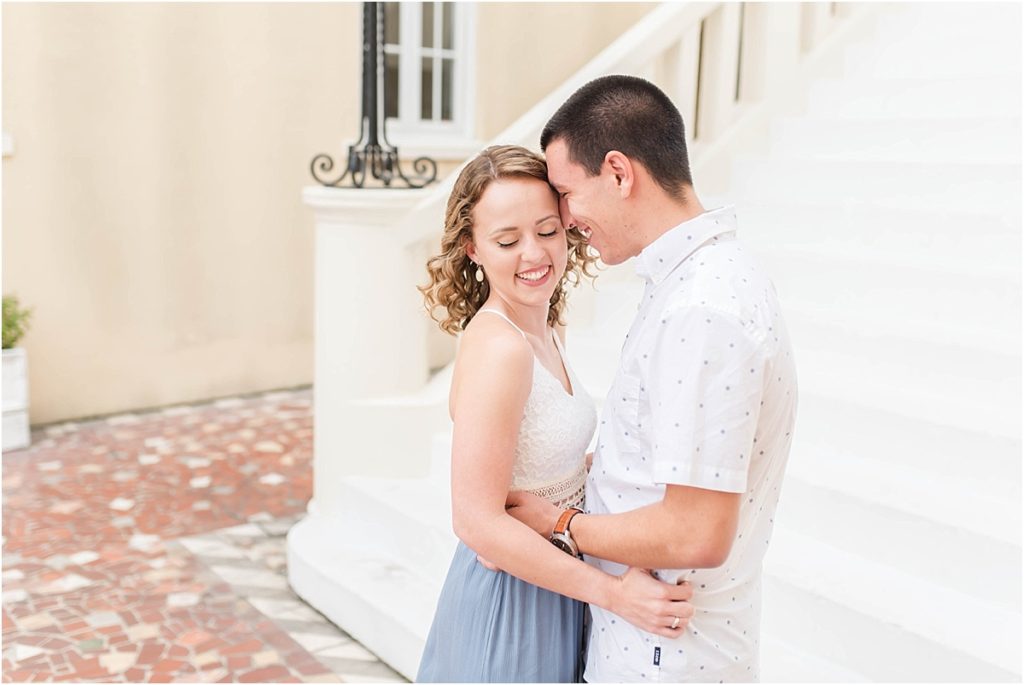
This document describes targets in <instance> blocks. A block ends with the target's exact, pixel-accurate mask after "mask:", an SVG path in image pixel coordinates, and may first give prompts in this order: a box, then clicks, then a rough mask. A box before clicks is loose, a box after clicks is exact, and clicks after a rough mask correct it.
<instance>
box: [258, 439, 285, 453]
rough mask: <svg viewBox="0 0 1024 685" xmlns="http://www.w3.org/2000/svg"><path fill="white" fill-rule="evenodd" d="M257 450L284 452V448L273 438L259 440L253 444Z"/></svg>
mask: <svg viewBox="0 0 1024 685" xmlns="http://www.w3.org/2000/svg"><path fill="white" fill-rule="evenodd" d="M253 449H254V450H256V451H257V452H278V453H280V452H284V448H283V447H281V445H279V444H278V443H276V442H274V441H273V440H261V441H260V442H257V443H256V444H255V445H253Z"/></svg>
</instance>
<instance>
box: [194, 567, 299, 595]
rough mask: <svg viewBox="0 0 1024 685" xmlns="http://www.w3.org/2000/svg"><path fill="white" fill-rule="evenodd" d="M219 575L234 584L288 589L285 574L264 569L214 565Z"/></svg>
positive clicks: (213, 568)
mask: <svg viewBox="0 0 1024 685" xmlns="http://www.w3.org/2000/svg"><path fill="white" fill-rule="evenodd" d="M211 569H212V570H213V572H214V573H216V574H217V575H218V576H220V577H221V578H223V579H224V580H226V581H227V582H229V583H231V584H232V585H251V586H253V587H262V588H270V589H274V590H287V589H288V580H287V579H285V578H284V577H283V576H280V575H278V574H276V573H271V572H270V571H265V570H262V569H250V568H238V567H237V566H212V567H211Z"/></svg>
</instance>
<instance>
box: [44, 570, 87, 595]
mask: <svg viewBox="0 0 1024 685" xmlns="http://www.w3.org/2000/svg"><path fill="white" fill-rule="evenodd" d="M95 582H96V581H94V580H89V579H88V578H84V577H82V576H80V575H78V574H77V573H69V574H68V575H66V576H64V577H63V578H61V579H60V580H58V581H56V582H55V583H54V586H56V587H58V588H60V590H61V591H63V592H73V591H75V590H81V589H82V588H84V587H89V586H90V585H92V584H94V583H95Z"/></svg>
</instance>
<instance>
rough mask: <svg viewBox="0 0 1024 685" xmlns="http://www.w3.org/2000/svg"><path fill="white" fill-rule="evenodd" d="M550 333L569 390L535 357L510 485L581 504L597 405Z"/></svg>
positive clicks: (561, 501)
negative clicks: (570, 391)
mask: <svg viewBox="0 0 1024 685" xmlns="http://www.w3.org/2000/svg"><path fill="white" fill-rule="evenodd" d="M480 312H491V313H492V314H497V315H498V316H500V317H501V318H503V319H505V320H506V321H508V322H509V323H510V324H511V325H512V327H513V328H515V329H516V330H517V331H519V333H520V334H521V335H522V336H523V338H524V339H525V338H526V334H525V333H523V331H522V330H521V329H520V328H519V327H518V326H516V325H515V324H514V323H512V321H511V320H509V318H508V317H507V316H505V315H504V314H502V313H501V312H499V311H497V310H496V309H481V310H480ZM480 312H478V313H480ZM551 336H552V338H554V341H555V347H556V348H557V349H558V355H559V357H560V358H561V360H562V364H563V366H564V367H565V371H566V374H567V375H568V376H569V384H570V385H571V386H572V391H573V394H572V395H570V394H569V393H567V392H566V391H565V388H564V387H563V386H562V383H561V381H560V380H558V379H557V378H555V376H554V375H552V373H551V372H550V371H548V370H547V368H546V367H545V366H544V365H543V364H541V363H540V360H538V359H536V357H535V358H534V361H533V387H532V388H531V389H530V396H529V397H528V398H527V399H526V409H525V411H524V413H523V422H522V424H520V426H519V440H518V442H517V444H516V458H515V462H514V464H513V466H512V489H513V490H526V491H529V492H532V493H533V494H535V495H537V496H538V497H543V498H544V499H546V500H548V501H549V502H551V503H552V504H554V505H555V506H558V507H573V506H574V507H581V506H582V503H583V490H584V484H585V483H586V479H587V469H586V451H587V445H589V444H590V438H591V437H592V436H593V435H594V429H595V428H596V427H597V409H596V408H595V406H594V401H593V400H592V399H591V397H590V395H588V394H587V391H586V390H584V389H583V387H582V384H581V383H580V382H579V381H578V380H577V379H576V375H575V374H574V373H573V372H572V369H571V368H570V367H569V363H568V362H567V361H566V359H565V352H564V351H563V350H562V345H561V343H560V342H559V340H558V336H557V335H555V332H554V330H552V331H551Z"/></svg>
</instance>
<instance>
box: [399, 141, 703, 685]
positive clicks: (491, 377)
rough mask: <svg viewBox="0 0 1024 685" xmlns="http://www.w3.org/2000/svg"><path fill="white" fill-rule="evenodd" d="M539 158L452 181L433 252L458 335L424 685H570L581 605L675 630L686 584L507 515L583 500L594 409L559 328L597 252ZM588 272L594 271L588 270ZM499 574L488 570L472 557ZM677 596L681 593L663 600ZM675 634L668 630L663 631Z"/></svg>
mask: <svg viewBox="0 0 1024 685" xmlns="http://www.w3.org/2000/svg"><path fill="white" fill-rule="evenodd" d="M546 174H547V169H546V166H545V164H544V161H543V159H542V158H541V157H539V156H538V155H536V154H534V153H532V152H530V151H529V150H526V149H525V148H521V147H517V146H495V147H491V148H488V149H486V150H484V151H483V152H482V153H481V154H480V155H479V156H478V157H477V158H475V159H474V160H473V161H471V162H470V163H469V164H468V165H467V166H466V167H465V168H464V169H463V171H462V172H461V174H460V175H459V177H458V180H457V181H456V183H455V187H454V189H453V190H452V194H451V197H449V199H448V206H447V210H446V213H445V230H444V235H443V236H442V240H441V254H439V255H438V256H436V257H434V258H432V259H431V260H430V261H429V263H428V265H427V268H428V271H429V273H430V279H431V282H430V283H429V284H428V285H427V286H425V287H424V288H422V289H421V290H422V291H423V293H424V295H425V299H426V302H427V307H428V309H430V310H431V312H432V313H433V310H434V309H435V308H436V307H441V308H443V309H444V311H445V314H444V315H443V316H442V317H441V318H440V319H439V322H440V325H441V327H442V328H443V329H444V330H445V331H447V332H449V333H452V334H455V333H457V332H459V331H460V330H461V331H463V335H462V339H461V342H460V346H459V352H458V355H457V357H456V361H455V370H454V374H453V377H452V385H451V394H450V398H449V411H450V413H451V416H452V419H453V421H454V433H453V444H452V522H453V526H454V529H455V533H456V535H457V536H458V537H459V538H460V540H461V542H460V543H459V545H458V547H457V549H456V552H455V556H454V558H453V560H452V564H451V567H450V569H449V572H448V577H447V579H446V581H445V585H444V588H443V590H442V592H441V596H440V599H439V600H438V607H437V613H436V615H435V617H434V624H433V626H432V628H431V631H430V635H429V637H428V639H427V644H426V648H425V650H424V654H423V659H422V661H421V665H420V671H419V675H418V677H417V680H419V681H422V682H437V681H442V682H495V681H498V682H577V681H578V680H579V677H580V675H581V674H582V669H580V668H579V666H580V660H581V649H582V632H583V616H584V610H585V605H584V602H589V603H593V604H597V605H600V606H602V607H606V608H608V609H609V610H611V611H613V612H615V613H616V614H618V615H619V616H622V617H623V618H624V619H625V620H628V621H629V622H631V623H633V624H635V625H637V626H638V627H640V628H642V629H644V630H648V631H650V632H652V633H657V634H660V635H664V636H667V637H678V636H679V635H680V634H681V633H682V631H683V629H684V628H685V625H686V621H685V620H684V621H682V622H680V621H679V620H677V619H675V617H677V616H682V617H684V618H686V617H688V616H690V614H691V613H692V609H690V608H689V606H688V605H687V604H686V603H685V602H681V601H678V600H680V599H684V598H687V597H688V596H689V592H690V590H689V588H687V587H683V588H676V587H671V586H668V585H664V584H662V583H660V582H658V581H656V580H654V579H653V578H651V577H650V575H648V574H647V573H646V572H643V571H640V570H637V569H630V570H629V572H627V573H626V574H625V575H624V576H621V577H615V576H611V575H608V574H606V573H604V572H602V571H599V570H597V569H595V568H593V567H591V566H588V565H587V564H586V563H584V562H583V561H582V560H580V559H578V558H576V557H575V556H572V555H571V554H566V553H565V552H563V551H561V550H560V549H559V548H556V547H555V546H554V545H552V544H551V542H549V541H548V540H545V539H544V538H543V537H540V536H538V535H537V534H536V533H535V532H533V531H532V530H531V529H530V528H528V527H527V526H526V525H524V524H522V523H520V522H518V521H516V520H515V519H514V518H512V517H511V516H509V515H508V514H507V513H506V510H505V500H506V497H507V495H508V493H509V491H510V490H513V489H514V490H526V491H529V492H533V493H535V494H538V495H540V496H542V497H545V498H546V499H548V500H549V501H551V502H553V503H555V504H556V505H558V506H560V507H570V506H575V507H580V506H581V505H582V499H583V486H584V481H585V479H586V464H585V455H584V452H585V450H586V447H587V445H588V443H589V441H590V438H591V436H592V435H593V432H594V428H595V424H596V416H595V410H594V406H593V402H592V401H591V399H590V398H589V397H588V396H587V394H586V391H585V390H584V389H583V388H582V386H581V385H580V383H579V381H578V379H577V378H576V376H575V375H574V374H573V373H572V371H571V369H570V368H569V365H568V364H567V363H566V361H565V358H564V355H563V349H562V344H561V340H560V339H559V337H558V335H557V334H556V332H555V330H554V328H553V327H554V326H556V325H558V324H560V317H561V314H562V312H563V310H564V306H565V286H566V283H567V281H568V280H570V279H575V280H578V279H579V275H580V273H585V274H586V273H588V266H590V265H591V264H592V262H593V258H592V257H590V256H588V254H587V252H586V246H585V244H584V242H583V240H582V238H581V237H580V236H578V235H575V234H567V232H566V231H565V229H564V228H563V227H562V223H561V219H560V217H559V207H558V197H557V195H556V194H555V192H554V190H553V189H552V188H551V186H550V185H548V183H547V175H546ZM588 275H589V274H588ZM478 554H479V555H480V556H481V557H483V558H485V559H488V560H490V562H492V563H493V564H494V565H495V566H497V567H500V568H501V569H504V570H503V571H497V572H496V571H492V570H488V568H486V567H485V566H484V565H483V564H481V563H479V562H478V560H477V555H478ZM673 597H674V598H675V599H674V600H673V599H672V598H673ZM670 626H674V627H670Z"/></svg>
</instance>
